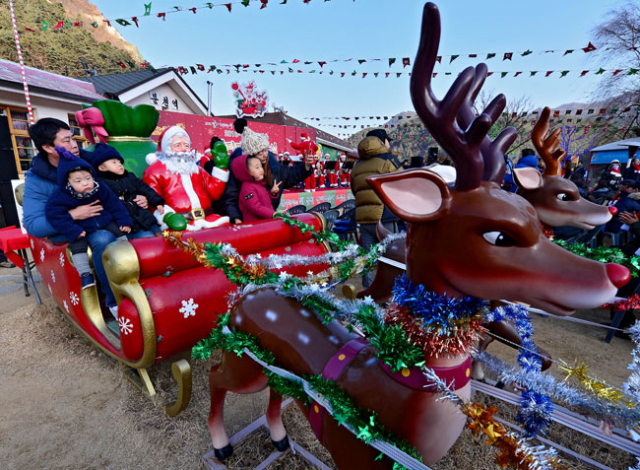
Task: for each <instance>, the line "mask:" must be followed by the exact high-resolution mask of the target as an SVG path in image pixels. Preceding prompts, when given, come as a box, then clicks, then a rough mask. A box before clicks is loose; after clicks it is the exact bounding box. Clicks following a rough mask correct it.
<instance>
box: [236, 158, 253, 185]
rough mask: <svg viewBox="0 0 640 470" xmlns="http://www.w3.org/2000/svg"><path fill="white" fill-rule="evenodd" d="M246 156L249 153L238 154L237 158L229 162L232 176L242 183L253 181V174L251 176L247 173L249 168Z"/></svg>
mask: <svg viewBox="0 0 640 470" xmlns="http://www.w3.org/2000/svg"><path fill="white" fill-rule="evenodd" d="M247 158H249V155H240V156H239V157H238V158H236V159H235V160H233V161H232V162H231V171H233V176H235V177H236V178H237V179H238V181H241V182H243V183H246V182H249V183H253V182H254V179H253V176H251V173H249V169H248V168H247Z"/></svg>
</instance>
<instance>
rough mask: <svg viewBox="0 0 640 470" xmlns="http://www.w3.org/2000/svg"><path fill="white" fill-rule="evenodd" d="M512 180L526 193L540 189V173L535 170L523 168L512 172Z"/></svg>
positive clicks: (541, 181)
mask: <svg viewBox="0 0 640 470" xmlns="http://www.w3.org/2000/svg"><path fill="white" fill-rule="evenodd" d="M513 179H514V180H515V181H516V183H517V185H518V186H520V187H521V188H523V189H526V190H527V191H533V190H534V189H538V188H541V187H542V183H543V180H542V173H540V172H539V171H538V170H536V169H535V168H531V167H530V166H529V167H524V168H516V169H514V170H513Z"/></svg>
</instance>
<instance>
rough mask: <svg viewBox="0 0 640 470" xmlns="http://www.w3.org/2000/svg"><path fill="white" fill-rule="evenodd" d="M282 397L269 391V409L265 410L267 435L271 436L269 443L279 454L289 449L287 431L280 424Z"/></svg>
mask: <svg viewBox="0 0 640 470" xmlns="http://www.w3.org/2000/svg"><path fill="white" fill-rule="evenodd" d="M281 407H282V395H279V394H278V393H277V392H274V391H273V390H269V408H267V413H266V417H267V425H268V426H269V434H271V442H272V443H273V446H274V447H275V448H276V449H278V450H279V451H280V452H284V451H285V450H287V449H288V448H289V439H288V438H287V430H286V429H285V428H284V424H282V409H281Z"/></svg>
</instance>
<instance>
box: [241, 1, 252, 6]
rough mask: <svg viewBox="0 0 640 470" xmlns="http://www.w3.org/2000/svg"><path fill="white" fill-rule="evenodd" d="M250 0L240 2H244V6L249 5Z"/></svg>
mask: <svg viewBox="0 0 640 470" xmlns="http://www.w3.org/2000/svg"><path fill="white" fill-rule="evenodd" d="M250 1H251V0H240V3H242V6H245V7H248V6H249V2H250Z"/></svg>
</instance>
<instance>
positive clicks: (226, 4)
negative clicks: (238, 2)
mask: <svg viewBox="0 0 640 470" xmlns="http://www.w3.org/2000/svg"><path fill="white" fill-rule="evenodd" d="M224 6H225V7H227V10H229V13H231V3H225V4H224Z"/></svg>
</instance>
